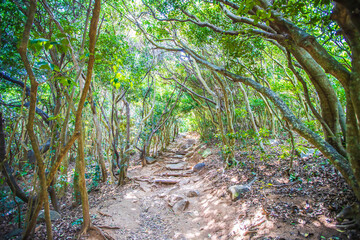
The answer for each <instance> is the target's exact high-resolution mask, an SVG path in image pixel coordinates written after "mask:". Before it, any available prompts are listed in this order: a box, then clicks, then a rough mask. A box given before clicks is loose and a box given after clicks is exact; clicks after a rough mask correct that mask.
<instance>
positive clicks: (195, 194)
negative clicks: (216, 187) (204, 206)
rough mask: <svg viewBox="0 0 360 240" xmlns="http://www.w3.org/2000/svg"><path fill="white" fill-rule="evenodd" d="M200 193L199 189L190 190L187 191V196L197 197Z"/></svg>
mask: <svg viewBox="0 0 360 240" xmlns="http://www.w3.org/2000/svg"><path fill="white" fill-rule="evenodd" d="M199 195H200V192H199V191H198V190H189V191H188V192H187V193H186V196H187V197H197V196H199Z"/></svg>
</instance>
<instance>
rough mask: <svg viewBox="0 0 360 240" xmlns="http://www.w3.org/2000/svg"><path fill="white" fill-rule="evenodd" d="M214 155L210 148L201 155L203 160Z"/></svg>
mask: <svg viewBox="0 0 360 240" xmlns="http://www.w3.org/2000/svg"><path fill="white" fill-rule="evenodd" d="M211 154H212V152H211V150H210V149H209V148H207V149H205V151H204V152H203V153H202V154H201V156H202V157H203V158H207V157H208V156H210V155H211Z"/></svg>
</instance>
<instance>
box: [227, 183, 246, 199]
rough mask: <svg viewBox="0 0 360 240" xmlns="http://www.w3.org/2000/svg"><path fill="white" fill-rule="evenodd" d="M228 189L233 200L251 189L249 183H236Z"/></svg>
mask: <svg viewBox="0 0 360 240" xmlns="http://www.w3.org/2000/svg"><path fill="white" fill-rule="evenodd" d="M228 191H229V192H230V194H231V200H233V201H236V200H238V199H239V198H240V197H241V196H242V194H243V193H246V192H248V191H250V186H249V185H234V186H231V187H229V188H228Z"/></svg>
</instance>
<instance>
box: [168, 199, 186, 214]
mask: <svg viewBox="0 0 360 240" xmlns="http://www.w3.org/2000/svg"><path fill="white" fill-rule="evenodd" d="M167 201H168V204H169V206H170V207H172V209H173V211H174V212H175V213H180V212H183V211H184V210H185V209H186V208H187V207H188V206H189V204H190V202H189V200H187V199H186V198H185V197H184V196H181V195H177V194H172V195H170V196H168V197H167Z"/></svg>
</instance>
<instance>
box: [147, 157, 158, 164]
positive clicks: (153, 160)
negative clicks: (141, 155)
mask: <svg viewBox="0 0 360 240" xmlns="http://www.w3.org/2000/svg"><path fill="white" fill-rule="evenodd" d="M145 160H146V163H147V164H153V163H155V162H156V161H157V160H156V159H155V158H153V157H145Z"/></svg>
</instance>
